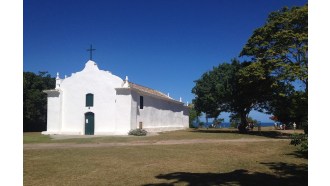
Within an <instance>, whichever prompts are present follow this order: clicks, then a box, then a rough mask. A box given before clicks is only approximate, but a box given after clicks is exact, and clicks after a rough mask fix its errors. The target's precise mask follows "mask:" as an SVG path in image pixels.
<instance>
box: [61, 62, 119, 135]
mask: <svg viewBox="0 0 330 186" xmlns="http://www.w3.org/2000/svg"><path fill="white" fill-rule="evenodd" d="M88 63H90V64H88ZM88 63H87V64H86V67H85V69H84V70H83V71H81V72H78V73H75V74H73V75H72V76H71V77H69V78H66V79H64V80H63V82H62V83H61V89H62V91H63V92H64V94H63V104H62V108H63V109H62V133H63V134H81V135H83V134H84V133H85V113H86V112H93V113H94V116H95V118H94V123H95V125H94V126H95V129H94V134H95V135H97V134H110V133H115V132H116V126H115V125H116V117H115V116H116V91H115V89H114V88H115V87H120V86H121V83H122V79H120V78H119V77H117V76H114V75H112V74H110V73H109V72H106V71H103V70H98V68H97V66H95V67H94V66H93V65H92V64H91V63H94V62H91V61H90V62H88ZM88 93H91V94H93V95H94V101H93V102H94V105H93V106H92V107H86V94H88Z"/></svg>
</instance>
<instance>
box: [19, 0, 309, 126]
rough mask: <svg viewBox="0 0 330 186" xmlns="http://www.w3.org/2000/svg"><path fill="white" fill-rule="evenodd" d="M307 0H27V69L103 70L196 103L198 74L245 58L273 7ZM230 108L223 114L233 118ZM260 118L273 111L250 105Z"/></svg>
mask: <svg viewBox="0 0 330 186" xmlns="http://www.w3.org/2000/svg"><path fill="white" fill-rule="evenodd" d="M306 3H307V1H306V0H267V1H263V0H250V1H246V0H230V1H229V0H189V1H188V0H175V1H174V0H120V1H119V0H118V1H111V0H109V1H107V0H93V1H90V0H79V1H78V0H75V1H74V0H52V1H44V0H26V1H23V10H24V11H23V70H24V71H31V72H36V73H37V72H38V71H48V72H49V73H50V74H51V75H52V76H53V77H55V76H56V73H57V72H59V73H60V77H61V78H64V75H67V76H70V75H71V73H75V72H78V71H81V70H82V69H83V68H84V65H85V63H86V62H87V61H88V60H89V52H88V51H87V49H88V48H89V47H90V45H91V44H92V45H93V48H95V49H96V50H95V51H94V52H93V60H94V61H95V62H96V63H97V64H98V67H99V68H100V69H102V70H107V71H110V72H112V73H113V74H114V75H117V76H119V77H120V78H122V79H124V78H125V76H128V78H129V81H131V82H134V83H137V84H140V85H144V86H147V87H150V88H153V89H155V90H158V91H161V92H163V93H165V94H167V93H169V94H170V96H171V97H172V98H174V99H176V100H179V98H180V97H182V99H183V102H185V103H186V102H187V101H188V102H189V103H191V101H192V99H193V98H194V95H193V94H192V93H191V89H192V88H193V87H194V85H195V84H194V81H195V80H197V79H199V78H200V77H201V75H202V74H203V73H205V72H206V71H209V70H211V69H212V67H213V66H218V65H219V64H220V63H224V62H230V60H231V59H233V58H235V57H238V55H239V53H240V51H241V50H242V48H243V46H244V45H245V43H246V42H247V40H248V39H249V37H250V36H251V35H252V33H253V31H254V30H255V29H256V28H258V27H261V26H263V25H264V23H265V21H266V19H267V16H268V15H269V13H270V12H273V11H277V10H279V9H281V8H282V7H284V6H288V7H292V6H302V5H304V4H306ZM228 115H229V114H228V113H224V114H221V115H220V118H225V121H228ZM250 116H251V117H253V118H254V119H257V120H258V121H261V122H271V120H270V119H269V115H266V114H261V113H258V112H255V111H253V112H251V113H250Z"/></svg>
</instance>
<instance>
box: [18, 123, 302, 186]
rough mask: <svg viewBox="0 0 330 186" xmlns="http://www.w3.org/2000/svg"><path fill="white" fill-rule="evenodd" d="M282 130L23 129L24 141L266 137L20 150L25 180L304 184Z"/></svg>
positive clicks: (299, 159) (295, 155)
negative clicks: (59, 134)
mask: <svg viewBox="0 0 330 186" xmlns="http://www.w3.org/2000/svg"><path fill="white" fill-rule="evenodd" d="M283 136H284V137H285V136H286V135H285V134H284V135H283V134H282V133H279V132H278V131H273V130H271V129H270V128H269V129H267V130H263V131H262V132H261V133H259V132H257V131H256V132H254V133H251V134H238V133H236V132H234V131H233V130H229V129H218V130H214V129H209V130H207V129H203V130H186V131H175V132H166V133H162V134H160V135H157V136H146V137H98V138H83V139H65V140H51V139H50V138H48V136H42V135H40V133H39V134H37V133H26V134H24V144H32V145H33V144H34V143H113V142H127V143H130V142H135V141H140V140H144V141H149V140H151V141H164V140H185V139H186V140H189V139H201V140H202V139H224V140H225V139H270V140H269V141H259V142H251V141H250V142H244V141H243V142H242V140H240V141H239V142H235V141H226V142H222V143H209V144H208V143H204V144H179V145H151V144H150V145H148V144H147V145H142V146H113V147H106V148H104V147H103V148H96V147H89V148H87V147H85V148H66V149H58V148H54V149H33V150H27V149H24V169H23V170H24V174H23V175H24V185H307V184H308V183H307V180H308V178H307V176H308V175H307V167H308V160H307V159H306V158H304V157H302V156H301V155H300V154H299V153H297V152H296V150H297V147H295V146H292V145H289V142H290V141H289V140H281V139H278V140H277V138H283Z"/></svg>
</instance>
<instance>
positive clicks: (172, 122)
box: [43, 61, 189, 135]
mask: <svg viewBox="0 0 330 186" xmlns="http://www.w3.org/2000/svg"><path fill="white" fill-rule="evenodd" d="M57 90H58V91H59V92H60V94H59V95H57V96H56V94H55V92H56V91H57ZM45 92H47V93H48V106H47V107H48V111H47V113H48V118H47V131H45V132H43V134H77V135H84V134H85V113H86V112H93V113H94V116H95V118H94V124H95V129H94V134H95V135H107V134H112V135H117V134H120V135H127V134H128V132H129V130H130V129H136V128H138V127H139V122H143V128H144V129H147V130H149V131H166V130H177V129H183V128H187V127H188V125H189V124H188V112H187V107H185V106H183V103H179V102H174V101H170V100H164V98H162V99H160V98H159V97H155V96H153V95H150V94H145V93H141V92H136V90H134V89H131V88H129V87H128V82H127V80H125V81H123V80H122V79H121V78H119V77H117V76H115V75H112V74H111V73H110V72H107V71H103V70H99V69H98V67H97V65H96V63H95V62H94V61H88V62H87V63H86V64H85V68H84V69H83V70H82V71H81V72H77V73H74V74H72V76H70V77H67V78H65V79H60V78H59V76H58V77H57V79H56V90H50V91H45ZM88 93H91V94H93V95H94V105H93V107H86V94H88ZM54 95H55V96H54ZM140 95H143V97H144V108H143V109H140V108H139V101H140V97H139V96H140Z"/></svg>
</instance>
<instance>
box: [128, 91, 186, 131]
mask: <svg viewBox="0 0 330 186" xmlns="http://www.w3.org/2000/svg"><path fill="white" fill-rule="evenodd" d="M140 95H142V96H143V102H144V103H143V104H144V106H143V109H140V106H139V105H140V103H139V101H140V99H139V97H140ZM132 97H133V100H134V102H135V103H136V106H135V105H133V104H132V106H134V107H135V108H132V109H136V110H137V119H136V124H135V126H136V128H138V127H139V123H140V122H142V126H143V128H144V129H146V130H148V131H167V130H177V129H183V128H188V125H189V124H188V120H187V118H188V114H187V112H186V110H187V108H186V107H185V106H183V104H180V103H173V102H171V101H168V100H164V99H160V98H157V97H153V96H150V95H146V94H144V95H143V94H139V93H132Z"/></svg>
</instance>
